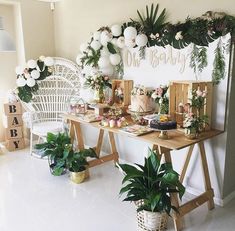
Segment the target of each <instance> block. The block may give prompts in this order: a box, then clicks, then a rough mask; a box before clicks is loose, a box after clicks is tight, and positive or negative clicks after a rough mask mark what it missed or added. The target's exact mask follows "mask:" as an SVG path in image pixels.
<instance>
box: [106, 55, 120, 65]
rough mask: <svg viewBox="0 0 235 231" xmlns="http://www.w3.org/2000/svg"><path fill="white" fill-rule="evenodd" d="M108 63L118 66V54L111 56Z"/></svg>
mask: <svg viewBox="0 0 235 231" xmlns="http://www.w3.org/2000/svg"><path fill="white" fill-rule="evenodd" d="M109 59H110V63H111V64H112V65H114V66H116V65H118V64H119V63H120V62H121V56H120V55H119V54H111V55H110V56H109Z"/></svg>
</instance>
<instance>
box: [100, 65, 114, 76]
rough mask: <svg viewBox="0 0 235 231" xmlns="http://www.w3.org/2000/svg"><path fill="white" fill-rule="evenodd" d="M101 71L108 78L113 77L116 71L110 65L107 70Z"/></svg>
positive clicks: (102, 69)
mask: <svg viewBox="0 0 235 231" xmlns="http://www.w3.org/2000/svg"><path fill="white" fill-rule="evenodd" d="M100 71H101V72H102V74H103V75H107V76H112V75H113V73H114V69H113V66H112V65H109V66H107V67H105V68H101V69H100Z"/></svg>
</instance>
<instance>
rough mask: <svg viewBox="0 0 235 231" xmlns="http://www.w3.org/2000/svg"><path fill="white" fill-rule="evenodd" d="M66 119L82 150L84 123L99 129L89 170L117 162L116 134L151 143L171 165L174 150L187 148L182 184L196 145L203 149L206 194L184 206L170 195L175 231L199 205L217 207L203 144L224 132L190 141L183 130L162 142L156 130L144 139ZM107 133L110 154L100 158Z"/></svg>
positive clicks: (69, 118)
mask: <svg viewBox="0 0 235 231" xmlns="http://www.w3.org/2000/svg"><path fill="white" fill-rule="evenodd" d="M63 118H64V120H65V121H67V123H68V124H69V125H70V135H71V139H72V141H73V140H74V139H77V142H78V148H79V149H84V140H83V135H82V130H81V124H87V125H88V126H92V127H95V128H97V129H99V135H98V138H97V145H96V147H95V148H94V149H95V151H96V153H97V155H98V156H99V159H95V160H91V161H89V167H93V166H96V165H99V164H102V163H104V162H107V161H114V162H117V161H118V158H119V155H118V152H117V147H116V143H115V138H114V135H115V134H118V135H124V136H129V137H132V138H133V139H136V140H140V141H145V142H147V143H149V144H151V145H152V148H153V149H157V150H158V157H159V158H161V157H162V156H164V158H165V161H166V162H169V163H171V162H172V160H171V151H172V150H180V149H183V148H187V147H188V151H187V155H186V159H185V161H184V163H183V168H182V171H181V173H180V181H181V183H182V182H183V180H184V177H185V174H186V171H187V168H188V166H189V162H190V159H191V156H192V153H193V149H194V146H195V145H198V146H199V150H200V157H201V165H202V169H203V177H204V185H205V191H204V192H203V193H202V194H201V195H199V196H197V197H196V198H194V199H192V200H190V201H188V202H186V203H184V204H180V203H179V198H178V195H177V193H172V194H171V200H172V203H173V205H174V206H175V207H176V208H178V211H179V213H175V212H174V213H173V220H174V227H175V230H176V231H179V230H182V228H183V216H184V215H186V214H187V213H189V212H191V211H192V210H194V209H195V208H197V207H198V206H201V205H202V204H204V203H207V205H208V209H209V210H211V209H213V208H214V200H213V197H214V191H213V188H212V187H211V182H210V175H209V171H208V164H207V158H206V152H205V147H204V141H205V140H207V139H211V138H213V137H215V136H217V135H219V134H221V133H223V131H219V130H210V131H205V132H203V133H201V134H200V136H199V137H198V138H197V139H194V140H189V139H187V138H186V137H185V136H184V133H183V132H182V131H179V130H173V131H171V132H170V135H169V139H167V140H165V139H160V138H159V137H158V135H159V132H156V131H154V132H152V133H148V134H146V135H142V136H133V135H129V134H127V133H123V132H120V129H119V128H117V127H115V128H110V127H102V126H101V125H100V122H92V123H89V122H85V121H84V120H83V119H82V118H79V117H77V116H75V115H71V114H65V115H63ZM127 120H128V122H129V121H130V119H128V118H127ZM130 123H131V122H130ZM104 132H108V136H109V142H110V146H111V154H108V155H105V156H100V152H101V146H102V143H103V137H104Z"/></svg>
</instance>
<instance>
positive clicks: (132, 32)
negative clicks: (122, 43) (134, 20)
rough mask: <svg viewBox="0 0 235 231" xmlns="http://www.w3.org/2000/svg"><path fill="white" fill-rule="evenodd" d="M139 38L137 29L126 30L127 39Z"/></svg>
mask: <svg viewBox="0 0 235 231" xmlns="http://www.w3.org/2000/svg"><path fill="white" fill-rule="evenodd" d="M136 36H137V30H136V29H135V27H132V26H129V27H127V28H126V29H125V30H124V37H125V39H128V40H131V39H134V38H135V37H136Z"/></svg>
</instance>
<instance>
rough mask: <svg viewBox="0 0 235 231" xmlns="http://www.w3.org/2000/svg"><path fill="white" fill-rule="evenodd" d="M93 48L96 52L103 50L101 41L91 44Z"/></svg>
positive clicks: (94, 41)
mask: <svg viewBox="0 0 235 231" xmlns="http://www.w3.org/2000/svg"><path fill="white" fill-rule="evenodd" d="M91 47H92V48H93V49H94V50H95V51H98V50H99V49H100V48H101V44H100V42H99V41H96V40H93V41H92V42H91Z"/></svg>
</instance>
